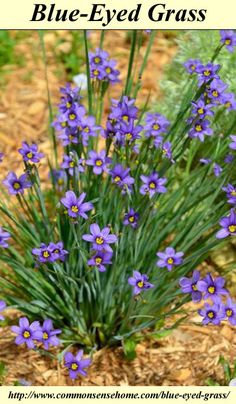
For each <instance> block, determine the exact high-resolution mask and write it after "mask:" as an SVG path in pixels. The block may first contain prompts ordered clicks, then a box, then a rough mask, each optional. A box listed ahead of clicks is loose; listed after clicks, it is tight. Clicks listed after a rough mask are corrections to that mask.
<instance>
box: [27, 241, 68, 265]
mask: <svg viewBox="0 0 236 404" xmlns="http://www.w3.org/2000/svg"><path fill="white" fill-rule="evenodd" d="M32 254H33V255H35V256H36V257H37V260H38V261H39V262H41V263H46V262H55V261H62V262H63V261H65V258H66V255H67V254H68V251H66V250H64V247H63V243H62V242H61V241H59V242H58V243H52V242H51V243H49V244H48V245H47V244H44V243H42V244H41V245H40V248H33V249H32Z"/></svg>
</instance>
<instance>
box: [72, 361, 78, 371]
mask: <svg viewBox="0 0 236 404" xmlns="http://www.w3.org/2000/svg"><path fill="white" fill-rule="evenodd" d="M71 369H72V370H77V369H78V365H77V363H75V362H74V363H72V364H71Z"/></svg>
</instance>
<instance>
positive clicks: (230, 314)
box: [222, 297, 236, 325]
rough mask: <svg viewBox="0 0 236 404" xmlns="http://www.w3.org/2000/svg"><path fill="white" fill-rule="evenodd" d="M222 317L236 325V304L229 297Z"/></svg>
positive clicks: (223, 306) (223, 308) (223, 307)
mask: <svg viewBox="0 0 236 404" xmlns="http://www.w3.org/2000/svg"><path fill="white" fill-rule="evenodd" d="M222 316H223V317H224V318H227V319H228V320H229V322H230V324H232V325H236V303H234V302H233V301H232V299H231V298H230V297H229V298H228V299H227V302H226V303H225V304H224V305H222Z"/></svg>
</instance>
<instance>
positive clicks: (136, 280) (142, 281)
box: [128, 271, 154, 295]
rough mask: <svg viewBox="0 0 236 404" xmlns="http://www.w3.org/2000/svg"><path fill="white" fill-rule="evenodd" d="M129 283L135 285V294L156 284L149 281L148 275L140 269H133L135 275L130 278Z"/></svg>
mask: <svg viewBox="0 0 236 404" xmlns="http://www.w3.org/2000/svg"><path fill="white" fill-rule="evenodd" d="M128 283H129V285H131V286H133V287H134V289H133V295H138V294H139V293H141V292H142V291H144V290H147V289H150V288H153V287H154V285H153V284H152V283H150V282H148V276H147V275H146V274H141V273H140V272H138V271H133V277H131V278H129V279H128Z"/></svg>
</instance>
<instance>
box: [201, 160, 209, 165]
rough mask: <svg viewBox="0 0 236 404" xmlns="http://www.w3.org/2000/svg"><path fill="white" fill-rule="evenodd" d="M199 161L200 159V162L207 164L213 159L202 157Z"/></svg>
mask: <svg viewBox="0 0 236 404" xmlns="http://www.w3.org/2000/svg"><path fill="white" fill-rule="evenodd" d="M199 161H200V163H202V164H205V165H207V164H210V163H211V159H200V160H199Z"/></svg>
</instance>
